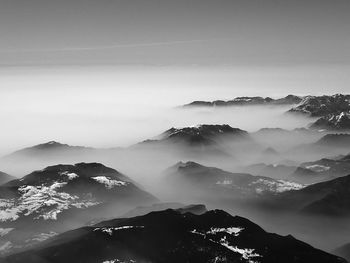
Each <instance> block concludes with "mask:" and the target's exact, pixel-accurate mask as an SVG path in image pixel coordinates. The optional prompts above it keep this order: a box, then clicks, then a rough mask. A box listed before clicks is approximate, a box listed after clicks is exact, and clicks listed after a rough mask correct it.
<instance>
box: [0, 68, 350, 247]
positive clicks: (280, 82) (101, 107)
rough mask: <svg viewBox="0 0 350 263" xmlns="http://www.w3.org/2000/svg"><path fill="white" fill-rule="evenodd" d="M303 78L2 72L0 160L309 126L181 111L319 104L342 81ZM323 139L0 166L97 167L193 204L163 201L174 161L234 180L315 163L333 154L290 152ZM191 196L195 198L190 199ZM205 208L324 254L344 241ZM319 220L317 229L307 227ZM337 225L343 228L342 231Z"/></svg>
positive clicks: (255, 73) (175, 71)
mask: <svg viewBox="0 0 350 263" xmlns="http://www.w3.org/2000/svg"><path fill="white" fill-rule="evenodd" d="M307 73H308V74H306V73H305V72H304V69H303V68H299V69H295V68H288V69H281V68H273V69H272V68H271V69H258V68H256V69H249V70H246V69H242V68H240V69H235V68H220V69H218V68H216V69H215V70H214V69H210V68H201V69H199V68H197V67H195V66H194V67H193V68H188V69H186V70H184V69H179V68H176V67H173V68H169V67H167V68H162V67H154V68H143V67H138V68H135V67H134V68H131V67H123V68H113V67H104V68H99V67H96V68H78V67H71V68H68V67H66V68H59V67H52V68H47V69H42V68H41V69H29V68H20V69H18V68H17V69H6V70H5V69H1V70H0V90H1V96H0V100H1V101H0V121H1V126H2V131H1V136H0V145H1V147H0V154H1V155H5V154H8V153H10V152H12V151H15V150H18V149H21V148H23V147H27V146H32V145H35V144H39V143H44V142H47V141H51V140H55V141H59V142H61V143H67V144H70V145H82V146H93V147H98V148H100V147H102V148H111V147H117V146H129V145H133V144H135V143H138V142H140V141H143V140H146V139H150V138H152V137H154V136H156V135H158V134H160V133H162V132H163V131H165V130H167V129H169V128H171V127H174V126H175V127H183V126H191V125H197V124H229V125H230V126H232V127H237V128H240V129H243V130H247V131H249V132H255V131H257V130H259V129H261V128H267V127H279V128H284V129H294V128H297V127H305V126H307V125H308V124H309V123H310V122H312V119H311V118H308V117H304V116H300V115H290V114H285V112H286V111H287V110H288V109H289V108H290V106H265V107H261V106H249V107H248V106H246V107H227V108H215V109H214V108H195V109H194V108H191V109H190V108H187V109H183V108H179V107H178V106H181V105H183V104H186V103H189V102H191V101H193V100H216V99H223V100H229V99H232V98H234V97H236V96H264V97H265V96H270V97H275V98H276V97H284V96H286V95H288V94H295V95H307V94H315V95H317V94H320V90H322V87H326V86H327V85H328V84H329V83H330V82H332V81H333V83H338V82H337V81H341V78H338V76H337V73H336V72H335V71H334V70H333V69H332V70H328V71H327V70H326V69H322V68H321V69H318V71H316V70H314V71H312V70H311V71H310V70H309V71H307ZM321 73H324V75H322V74H321ZM321 75H322V76H321ZM326 76H328V77H326ZM333 86H339V87H341V86H342V85H333ZM328 92H329V93H331V94H332V93H336V92H342V90H341V89H340V90H334V91H333V90H329V89H328ZM320 136H321V135H320ZM320 136H317V135H316V136H315V135H311V136H304V135H300V136H295V137H288V136H287V137H278V136H274V135H271V134H270V135H269V136H266V137H265V136H261V137H260V138H259V137H254V139H256V140H257V142H258V144H259V145H260V146H259V147H260V148H259V147H258V148H256V149H257V150H255V148H251V149H250V150H249V151H248V150H247V148H244V147H245V146H244V145H243V146H242V147H232V149H230V150H229V153H230V154H232V155H230V156H229V157H225V158H221V157H220V156H203V158H200V156H196V155H195V154H192V155H186V154H184V155H181V153H179V152H171V151H167V148H164V149H163V150H161V151H158V150H157V149H152V148H149V149H147V148H146V149H140V150H135V151H131V150H130V151H123V150H121V151H118V150H114V151H113V154H111V155H109V153H108V152H106V151H104V152H103V153H102V154H101V153H98V154H95V153H94V154H91V155H89V154H87V155H84V156H79V157H76V156H68V155H67V156H65V155H62V156H59V157H58V159H57V158H53V159H49V158H48V159H47V160H46V159H45V160H42V159H40V160H33V161H31V160H30V161H28V163H25V162H23V160H21V159H18V162H16V161H15V162H14V163H12V167H10V166H7V167H5V166H2V167H0V168H1V169H0V170H3V171H4V172H9V173H10V172H12V171H13V172H14V173H13V175H16V176H23V175H25V174H26V173H29V172H30V171H32V170H34V169H42V168H44V167H45V166H47V165H49V164H50V165H54V164H57V162H65V163H75V162H78V161H85V162H101V163H103V164H105V165H106V166H110V167H112V168H115V169H117V170H118V171H120V172H122V173H125V174H126V175H127V176H129V177H131V178H132V179H133V180H135V181H136V182H137V183H139V184H140V185H142V186H143V187H144V188H145V189H146V190H147V191H149V192H151V193H152V194H154V195H155V196H157V197H159V198H160V199H161V201H175V202H177V201H181V202H184V203H192V202H201V200H200V199H191V198H187V197H186V195H185V193H182V192H181V191H180V189H172V191H173V192H172V193H171V194H170V193H169V192H168V190H169V189H171V188H172V186H171V185H168V183H167V181H166V180H164V175H163V174H162V173H161V172H162V171H164V170H165V169H166V168H168V167H169V166H172V165H174V164H175V163H176V162H178V161H189V160H193V161H198V162H200V163H201V164H204V165H208V166H216V167H219V168H222V169H226V170H228V171H231V172H238V169H239V167H240V165H247V164H252V163H257V162H264V161H265V162H269V161H271V162H273V161H276V162H277V163H278V162H283V161H284V159H286V160H285V161H291V162H292V163H293V161H294V162H295V165H297V164H298V162H303V161H313V160H315V159H317V158H318V157H323V156H324V157H326V156H328V155H330V154H333V152H329V151H325V152H319V151H318V150H314V152H310V153H303V152H302V150H301V151H299V152H290V153H288V152H286V151H288V149H289V148H291V147H294V146H298V145H299V144H302V143H312V142H315V141H316V140H317V139H319V137H320ZM269 146H272V147H274V148H275V149H276V150H277V151H278V154H277V155H276V156H277V157H273V158H272V159H271V160H267V159H264V155H263V150H264V149H265V147H269ZM343 150H344V149H343ZM280 151H281V152H280ZM335 153H340V152H337V151H335V152H334V154H335ZM344 153H345V150H344ZM287 159H288V160H287ZM18 164H20V165H18ZM4 168H6V170H4ZM16 171H17V173H16ZM195 191H196V189H193V192H194V193H195ZM210 208H225V209H228V211H230V212H231V213H233V214H240V215H242V216H247V217H249V218H250V219H251V220H252V221H255V222H257V223H260V224H261V225H262V226H263V227H266V229H267V230H269V231H272V232H278V233H281V234H287V233H291V234H293V235H295V236H296V237H298V238H301V239H302V240H304V241H307V242H310V243H311V244H312V245H315V246H318V247H320V248H324V249H327V250H331V249H333V248H334V247H335V245H340V244H341V242H343V241H344V242H345V241H346V237H347V236H348V234H349V232H350V230H348V229H346V231H343V232H342V231H341V230H340V229H338V228H337V227H336V226H337V224H334V226H328V225H329V222H328V221H327V220H328V219H320V218H299V217H297V216H296V217H295V218H294V217H293V218H292V220H291V217H288V216H281V215H274V214H269V213H262V212H261V211H259V212H257V211H248V210H246V209H244V208H243V209H242V207H240V208H236V207H234V206H231V207H220V204H215V206H214V207H210ZM315 220H316V221H317V222H318V225H315V224H313V222H315ZM325 226H328V228H324V227H325ZM338 226H344V224H343V222H341V223H339V224H338ZM343 229H344V228H343ZM323 235H327V240H323V241H322V240H321V237H323ZM320 240H321V241H320ZM329 240H331V241H329ZM332 241H334V242H332ZM333 243H334V244H333Z"/></svg>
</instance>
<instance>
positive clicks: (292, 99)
mask: <svg viewBox="0 0 350 263" xmlns="http://www.w3.org/2000/svg"><path fill="white" fill-rule="evenodd" d="M301 100H302V98H301V97H298V96H294V95H288V96H286V97H284V98H280V99H272V98H269V97H266V98H263V97H236V98H234V99H233V100H228V101H223V100H215V101H193V102H191V103H189V104H186V105H184V107H222V106H244V105H266V104H267V105H292V104H298V103H299V102H300V101H301Z"/></svg>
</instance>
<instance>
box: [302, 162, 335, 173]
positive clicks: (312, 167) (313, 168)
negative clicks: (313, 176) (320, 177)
mask: <svg viewBox="0 0 350 263" xmlns="http://www.w3.org/2000/svg"><path fill="white" fill-rule="evenodd" d="M305 168H306V169H309V170H311V171H313V172H316V173H320V172H325V171H328V170H329V169H330V167H328V166H325V165H320V164H314V165H309V166H306V167H305Z"/></svg>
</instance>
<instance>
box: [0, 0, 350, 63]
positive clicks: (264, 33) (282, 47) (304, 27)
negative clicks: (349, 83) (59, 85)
mask: <svg viewBox="0 0 350 263" xmlns="http://www.w3.org/2000/svg"><path fill="white" fill-rule="evenodd" d="M349 13H350V1H349V0H332V1H330V0H263V1H262V0H99V1H96V0H59V1H57V0H1V1H0V36H1V41H0V61H1V64H4V65H6V64H11V65H17V64H26V63H27V64H28V63H30V64H31V63H34V64H35V63H36V64H38V63H42V64H47V63H49V64H52V63H74V64H83V63H93V64H94V63H113V64H166V65H169V64H171V65H172V64H208V63H209V64H213V63H214V64H230V65H232V64H246V63H252V64H257V63H262V64H265V63H288V64H295V63H297V64H299V63H304V64H305V63H307V64H319V63H326V64H327V63H349V61H350V52H349V46H350V16H349Z"/></svg>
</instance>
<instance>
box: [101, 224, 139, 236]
mask: <svg viewBox="0 0 350 263" xmlns="http://www.w3.org/2000/svg"><path fill="white" fill-rule="evenodd" d="M132 228H144V226H120V227H97V228H95V229H94V231H101V232H102V233H107V234H108V235H110V236H112V235H113V232H114V231H118V230H125V229H132Z"/></svg>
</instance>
